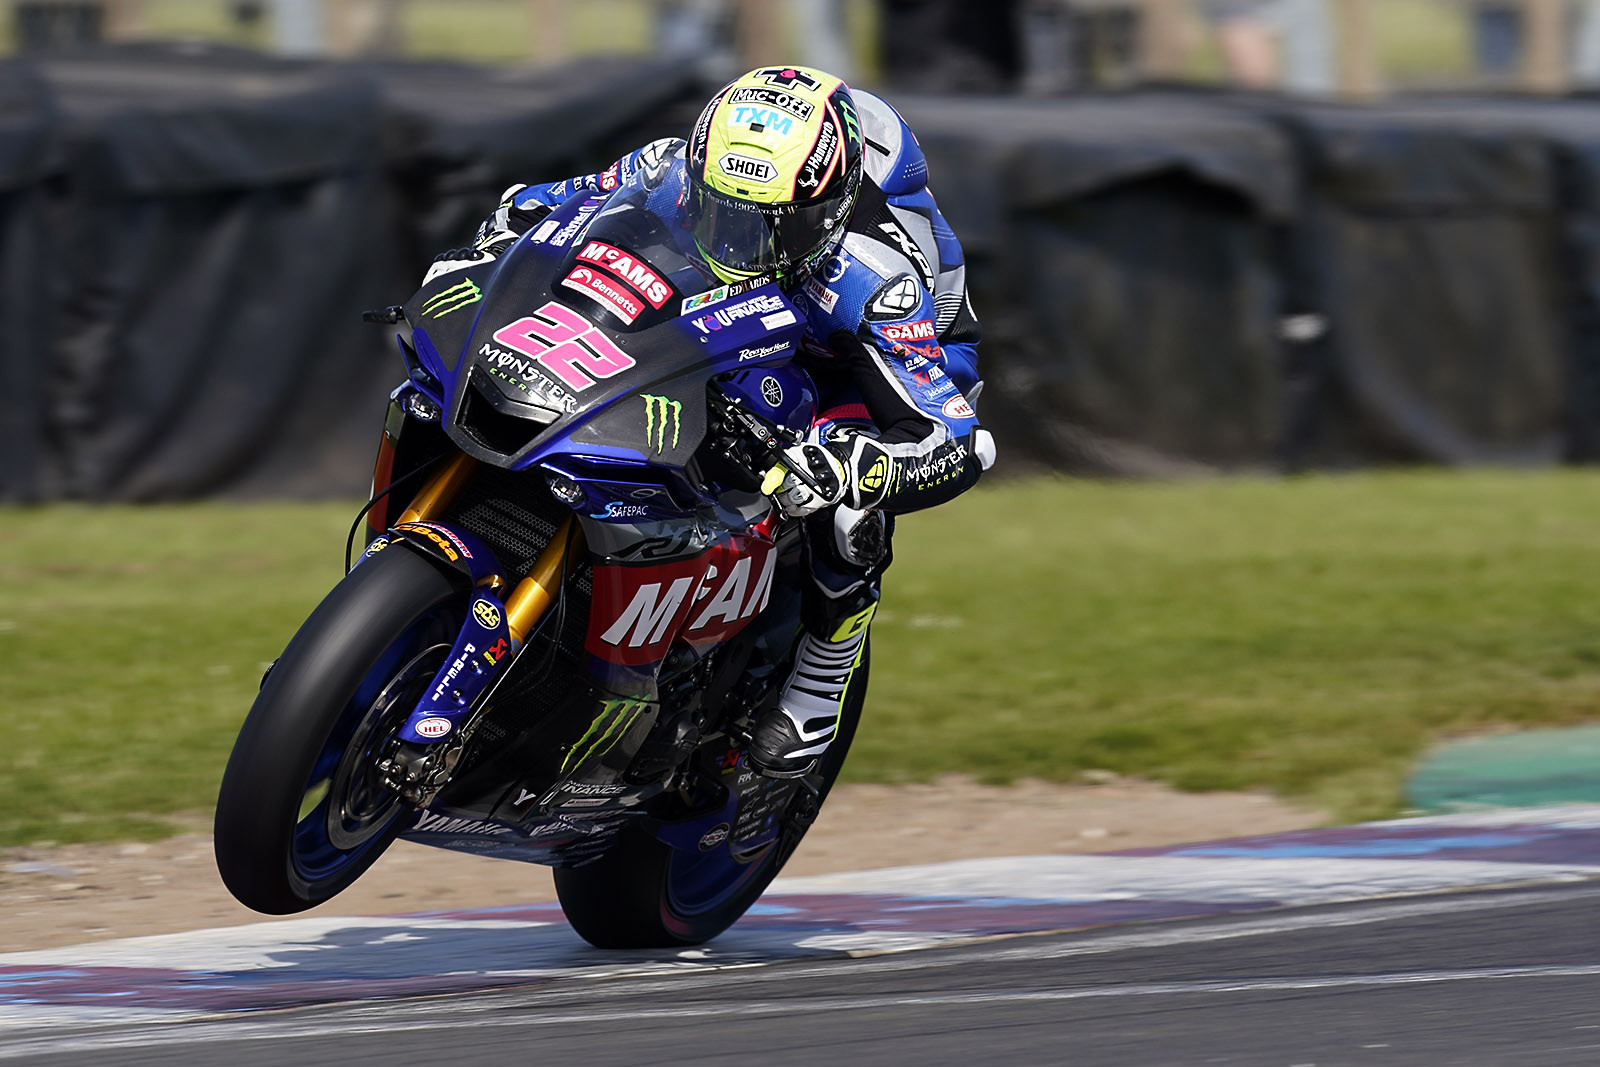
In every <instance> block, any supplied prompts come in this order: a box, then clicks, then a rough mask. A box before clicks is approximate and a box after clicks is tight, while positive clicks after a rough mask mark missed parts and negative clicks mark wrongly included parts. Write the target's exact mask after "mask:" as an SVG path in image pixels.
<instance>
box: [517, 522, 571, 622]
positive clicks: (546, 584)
mask: <svg viewBox="0 0 1600 1067" xmlns="http://www.w3.org/2000/svg"><path fill="white" fill-rule="evenodd" d="M569 550H570V551H571V552H573V553H574V554H577V553H580V552H582V551H583V528H582V527H580V526H579V525H578V524H577V521H576V520H575V519H573V517H572V516H571V515H568V516H567V517H566V518H565V519H564V520H562V523H561V528H560V529H559V530H557V531H556V533H555V536H554V537H552V538H550V543H549V544H548V545H545V546H544V551H542V552H540V553H539V558H538V559H536V560H534V561H533V566H532V567H531V568H530V569H529V571H528V576H527V577H526V578H524V579H522V581H520V582H518V583H517V587H516V588H515V589H513V590H512V591H511V596H510V597H508V598H507V599H506V629H508V630H510V631H511V640H512V641H514V642H516V643H517V644H521V643H522V642H523V641H525V640H527V637H528V634H530V633H532V632H533V628H534V627H535V626H536V625H538V623H539V620H540V619H541V618H543V617H544V613H545V611H546V610H548V609H549V607H550V604H551V602H552V601H553V600H555V598H556V594H557V593H559V592H560V591H561V577H562V575H563V574H564V573H565V572H566V565H567V553H568V551H569Z"/></svg>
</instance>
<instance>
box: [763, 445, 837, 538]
mask: <svg viewBox="0 0 1600 1067" xmlns="http://www.w3.org/2000/svg"><path fill="white" fill-rule="evenodd" d="M797 469H798V470H803V471H805V472H806V473H807V474H809V475H811V480H812V481H814V482H815V483H816V484H817V488H816V489H813V488H812V487H811V486H809V485H807V484H806V483H805V482H802V481H801V480H800V479H799V477H797V476H796V475H795V473H794V472H795V471H796V470H797ZM779 471H782V472H784V477H783V482H782V484H780V485H779V486H778V488H777V490H776V491H775V492H774V493H773V494H772V498H773V499H774V500H776V501H777V502H778V506H779V507H780V508H782V509H783V513H784V514H785V515H788V516H790V517H791V518H795V519H799V518H804V517H805V516H807V515H810V514H811V513H812V512H814V511H821V510H822V509H823V508H826V507H832V506H833V505H834V504H837V503H839V501H841V500H843V499H844V495H845V481H846V479H847V478H848V477H849V473H848V472H847V471H846V470H845V469H844V463H843V461H841V460H840V459H839V457H838V456H836V455H834V454H833V452H831V451H830V450H829V449H828V447H827V446H826V445H813V444H799V445H790V446H789V447H788V448H786V449H784V450H783V462H782V463H781V464H780V465H779V466H777V467H774V468H773V473H774V474H775V473H777V472H779ZM769 477H771V475H769ZM819 490H820V492H819Z"/></svg>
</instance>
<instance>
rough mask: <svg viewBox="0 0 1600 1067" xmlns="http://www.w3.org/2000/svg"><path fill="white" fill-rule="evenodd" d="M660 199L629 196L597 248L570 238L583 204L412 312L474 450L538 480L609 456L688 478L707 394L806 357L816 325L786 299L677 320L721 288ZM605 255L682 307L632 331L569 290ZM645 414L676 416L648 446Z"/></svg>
mask: <svg viewBox="0 0 1600 1067" xmlns="http://www.w3.org/2000/svg"><path fill="white" fill-rule="evenodd" d="M647 193H648V191H647V190H645V189H644V188H643V186H642V185H641V184H639V183H637V182H630V183H625V184H624V185H623V186H622V187H621V188H619V189H618V190H617V191H616V192H615V193H613V194H611V196H610V197H609V198H608V199H607V200H606V203H605V206H604V207H603V208H602V209H600V210H599V211H598V212H596V213H594V214H592V215H590V216H588V218H587V222H586V224H585V226H584V228H583V232H582V233H581V234H579V233H573V234H571V236H570V237H567V238H563V235H564V234H567V233H568V229H569V225H570V224H571V223H573V222H575V221H578V220H579V218H580V215H581V212H582V210H583V209H584V208H585V207H586V205H588V203H589V202H588V201H584V202H582V203H574V202H572V201H569V202H568V203H566V204H563V205H561V206H560V207H558V208H557V209H556V210H555V211H554V212H553V213H552V214H551V216H550V217H549V218H548V219H547V220H546V222H545V223H544V224H543V225H541V226H539V227H538V228H536V229H535V230H533V231H530V232H529V233H528V234H525V235H524V236H523V237H522V238H521V239H520V240H518V241H517V242H516V243H515V244H514V245H512V246H511V248H509V249H507V250H506V251H505V252H504V253H502V254H501V256H500V257H499V258H498V259H496V260H494V261H492V262H489V263H484V264H476V265H473V266H469V267H466V268H464V269H462V270H458V271H452V272H449V273H447V274H444V275H442V276H440V277H438V278H435V279H434V280H433V281H431V282H430V283H429V284H428V285H427V286H424V287H423V289H421V290H420V291H419V292H418V293H417V294H415V295H414V296H413V297H412V299H411V301H409V302H408V303H407V304H406V305H405V323H404V324H403V325H402V328H401V331H400V332H401V339H402V343H403V344H405V345H409V346H410V347H411V348H413V349H414V350H415V351H416V353H417V355H418V362H419V364H420V365H421V368H422V370H423V371H424V372H425V375H427V376H431V377H433V378H435V379H436V381H435V382H434V383H432V384H433V386H434V391H435V392H436V393H437V395H436V396H434V397H433V398H434V399H436V400H437V401H439V402H440V404H441V405H442V406H443V407H444V409H445V411H446V413H447V416H446V424H445V430H446V432H447V433H448V434H449V436H450V438H451V440H453V441H454V442H455V443H456V444H457V446H458V447H460V448H461V449H462V450H463V451H466V452H467V453H468V454H469V455H473V456H475V457H476V458H478V459H481V460H484V461H485V462H489V463H493V464H495V465H496V466H502V467H510V468H512V469H522V468H524V467H527V466H531V465H534V464H537V463H539V462H541V461H543V460H546V459H549V458H551V457H553V456H556V455H559V454H566V453H578V454H583V453H584V452H585V451H586V450H591V451H592V450H593V449H594V448H595V446H606V447H605V450H604V451H602V452H601V454H602V455H604V454H608V453H609V454H610V455H612V456H615V457H617V458H627V459H631V460H632V461H633V462H635V463H650V464H659V465H668V466H677V467H681V466H683V465H684V464H686V463H687V462H688V461H689V459H690V457H691V456H692V455H693V454H694V451H695V449H696V448H697V447H698V446H699V444H700V441H701V440H702V439H703V437H704V434H705V419H706V415H705V398H704V393H703V388H704V382H705V379H706V378H708V377H710V376H712V375H715V374H718V373H721V372H723V371H729V370H738V369H739V368H740V366H741V362H743V363H746V364H748V363H752V362H758V363H763V364H764V363H768V362H777V361H781V360H783V359H786V358H789V357H790V356H792V355H793V353H794V351H795V350H796V346H797V345H798V343H799V340H800V336H801V334H802V333H803V332H804V330H805V323H804V320H803V317H802V316H801V315H800V314H799V313H798V310H797V309H796V307H795V306H794V305H793V304H792V303H790V302H789V300H788V298H787V297H785V296H784V295H783V294H782V292H781V291H780V290H779V289H778V287H777V286H776V285H773V284H768V285H765V286H762V287H760V288H757V289H754V290H751V291H750V292H748V293H744V294H740V295H739V296H737V297H732V298H729V299H727V300H724V301H722V302H720V303H718V304H714V305H710V306H707V307H704V308H700V309H698V310H697V311H696V312H694V313H691V314H689V315H685V316H679V315H678V314H677V311H678V309H679V305H680V304H681V301H680V300H678V299H677V296H678V295H680V294H681V293H683V292H690V293H694V292H699V291H700V289H702V288H704V286H705V285H706V284H707V279H708V277H709V275H708V274H707V273H706V271H705V269H704V268H703V267H700V266H698V265H697V264H696V262H695V261H694V260H693V259H691V258H690V255H689V252H688V250H687V249H686V248H685V247H684V243H683V241H682V240H680V236H681V235H678V234H675V233H673V232H671V231H670V230H669V229H668V228H667V227H666V226H665V224H664V223H662V221H661V220H660V219H659V218H657V217H656V216H655V215H653V214H651V213H650V212H648V211H646V210H645V209H644V207H643V202H644V200H645V199H646V196H647ZM592 199H594V198H591V200H592ZM552 224H553V225H552ZM590 247H596V248H599V247H603V248H605V249H607V250H609V251H612V252H618V253H623V254H626V255H628V256H631V257H633V258H634V261H636V262H637V264H639V265H640V269H645V270H648V272H649V277H651V278H653V279H657V280H658V281H659V282H660V283H661V284H669V285H670V287H671V290H672V292H671V295H668V296H667V297H665V298H664V299H663V300H662V302H661V306H660V307H659V308H657V307H649V308H648V310H647V311H646V312H645V313H642V314H640V315H639V316H638V317H637V318H635V319H634V321H632V322H626V321H624V320H622V319H620V318H618V317H617V316H615V315H614V314H612V312H610V311H608V310H607V309H606V307H605V306H604V305H603V304H597V303H596V302H594V301H592V300H590V299H588V297H587V296H586V295H585V294H584V293H582V292H577V291H574V290H573V289H572V288H570V287H567V286H564V285H562V284H561V281H562V280H563V279H564V278H566V276H567V275H568V274H569V273H570V272H571V271H572V270H574V269H577V267H578V265H580V263H588V264H590V265H593V266H595V267H596V269H600V270H604V269H607V268H606V267H605V266H604V265H602V264H600V263H599V262H598V260H599V259H600V258H603V257H593V258H590V259H580V257H582V256H584V255H585V252H586V250H587V249H588V248H590ZM611 266H613V267H617V262H613V263H612V264H611ZM618 270H619V271H621V273H622V274H624V275H629V276H631V272H629V271H627V270H624V269H622V268H620V267H618ZM635 280H637V279H635ZM618 281H619V282H620V283H621V284H627V279H626V278H619V279H618ZM643 287H644V288H650V286H648V285H644V286H643ZM464 300H470V301H471V302H470V303H462V301H464ZM418 384H419V388H423V389H424V391H428V390H427V386H428V385H429V383H428V382H426V381H419V383H418ZM628 396H636V397H637V399H636V400H633V401H631V402H630V403H628V404H625V405H622V406H623V407H626V408H630V409H633V410H626V411H622V412H620V413H619V414H617V415H612V416H607V415H605V414H603V409H606V408H609V407H614V406H617V405H618V403H619V402H620V401H622V399H623V398H624V397H628ZM643 405H655V406H656V407H657V408H658V409H660V410H659V418H648V419H647V420H646V421H647V422H648V428H647V435H648V439H645V438H646V436H647V435H646V434H641V433H639V430H638V426H639V423H640V421H641V417H642V416H644V414H645V413H643V412H641V411H639V410H637V408H638V407H640V406H643ZM758 410H760V409H758ZM663 426H667V427H670V431H671V433H670V436H668V434H667V433H666V432H664V431H663V430H662V427H663Z"/></svg>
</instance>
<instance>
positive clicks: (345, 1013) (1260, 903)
mask: <svg viewBox="0 0 1600 1067" xmlns="http://www.w3.org/2000/svg"><path fill="white" fill-rule="evenodd" d="M1597 850H1600V808H1596V807H1593V806H1573V807H1569V808H1566V809H1544V810H1543V811H1542V812H1540V813H1537V814H1535V813H1532V812H1525V813H1522V814H1516V813H1510V814H1492V815H1485V816H1469V817H1464V818H1440V819H1420V820H1405V821H1401V822H1395V823H1375V824H1367V825H1366V826H1363V827H1349V828H1342V829H1335V830H1322V831H1298V832H1295V833H1292V834H1285V835H1275V836H1273V837H1267V838H1255V839H1239V840H1236V841H1230V842H1213V843H1209V844H1202V845H1195V846H1185V847H1182V848H1178V849H1173V850H1166V851H1164V852H1162V853H1161V854H1157V855H1151V854H1138V853H1123V854H1116V855H1107V856H1101V857H1031V858H1025V859H1019V860H1012V861H966V862H965V863H959V864H946V865H939V866H937V867H927V868H899V869H895V870H890V871H878V872H863V873H861V874H857V875H841V876H823V877H819V878H813V879H795V880H791V881H790V882H789V884H788V886H787V888H786V889H784V890H782V891H779V892H776V893H774V894H773V895H771V897H770V898H769V899H770V901H771V903H767V902H766V901H764V902H763V905H760V906H758V907H761V908H764V909H765V912H764V914H758V913H757V912H756V911H753V912H752V915H751V917H750V918H749V919H748V920H746V922H744V923H741V924H740V926H736V927H735V928H734V930H733V931H730V933H729V934H727V935H725V936H724V938H722V939H719V940H718V941H717V942H713V943H712V944H711V945H709V946H707V947H706V949H704V950H689V951H686V952H681V953H671V952H669V953H654V954H648V953H646V954H621V953H596V952H594V951H593V950H589V949H587V948H585V947H583V946H582V945H579V944H576V939H575V938H573V937H572V935H571V933H570V931H569V930H567V929H566V928H565V926H564V924H561V923H559V921H549V920H548V919H540V918H537V916H538V915H540V914H543V913H539V912H536V911H529V910H528V909H500V910H497V911H494V912H492V913H461V914H459V915H455V916H453V917H426V916H424V917H418V916H412V917H387V918H383V917H379V918H373V919H367V920H359V919H351V920H339V921H337V922H338V923H343V925H338V924H335V925H332V926H329V925H327V924H326V923H327V921H324V923H323V924H322V925H312V924H307V925H303V926H296V925H295V924H293V923H290V924H278V925H273V924H264V925H260V926H252V927H238V928H233V929H231V930H218V931H201V932H197V933H196V934H193V935H167V936H163V937H159V938H144V939H131V940H128V941H124V942H105V943H101V944H100V945H98V946H97V945H85V946H76V947H72V948H67V949H59V950H45V951H41V952H35V953H14V954H10V955H0V1009H3V1010H0V1067H3V1065H6V1064H12V1063H25V1064H50V1065H67V1064H74V1065H76V1064H85V1063H93V1064H96V1065H134V1064H150V1065H155V1064H162V1065H169V1064H176V1065H196V1067H198V1065H212V1064H228V1065H229V1067H254V1065H262V1067H265V1065H269V1064H270V1065H279V1064H324V1063H336V1064H340V1065H358V1064H383V1065H394V1064H414V1063H415V1064H421V1063H428V1064H503V1063H546V1062H548V1063H562V1064H678V1063H683V1064H688V1063H694V1064H719V1063H727V1064H734V1063H740V1064H743V1063H750V1062H756V1063H761V1064H802V1063H804V1064H816V1063H845V1064H907V1063H909V1064H964V1065H965V1064H971V1063H974V1062H978V1063H987V1064H1056V1063H1070V1064H1084V1065H1102V1064H1103V1065H1111V1067H1116V1065H1128V1067H1134V1065H1137V1067H1150V1065H1165V1064H1235V1065H1263V1067H1294V1065H1316V1067H1333V1065H1343V1064H1362V1065H1365V1064H1373V1065H1388V1064H1395V1065H1402V1064H1403V1065H1419V1067H1420V1065H1428V1067H1435V1065H1450V1067H1455V1065H1485V1067H1489V1065H1493V1067H1501V1065H1508V1064H1537V1065H1565V1064H1573V1065H1577V1064H1585V1065H1588V1064H1595V1063H1600V918H1597V915H1600V865H1597V864H1596V862H1595V860H1596V859H1597V858H1600V851H1597ZM1489 885H1493V886H1496V888H1484V887H1485V886H1489ZM863 886H865V887H867V888H866V890H865V891H863V889H862V887H863ZM852 887H855V888H854V889H852ZM1363 887H1365V888H1363ZM913 888H915V891H916V892H915V893H913ZM999 889H1005V890H1007V891H1008V892H1009V895H1004V894H1002V893H1000V892H998V890H999ZM852 893H853V894H854V895H852ZM916 894H920V895H916ZM1328 901H1338V902H1334V903H1329V902H1328ZM1030 909H1033V910H1030ZM1184 915H1187V916H1197V917H1189V918H1184V917H1180V916H1184ZM1140 917H1142V918H1143V921H1131V920H1138V919H1139V918H1140ZM997 923H998V924H1000V927H1005V928H1006V929H1005V930H1002V929H1001V928H1000V927H997V926H996V925H995V924H997ZM1108 923H1114V924H1116V925H1107V924H1108ZM1029 924H1033V925H1029ZM1041 924H1042V925H1041ZM1067 926H1076V927H1082V928H1079V929H1076V930H1074V931H1073V932H1062V931H1063V929H1064V928H1065V927H1067ZM741 928H742V929H741ZM1024 929H1033V930H1039V931H1044V930H1049V929H1053V930H1055V931H1057V932H1038V933H1019V931H1021V930H1024ZM940 931H943V932H942V933H941V932H940ZM1006 931H1009V932H1006ZM486 938H492V940H493V942H494V943H497V944H500V945H502V946H503V947H504V949H505V952H506V957H507V958H509V959H513V960H516V961H518V962H519V963H520V964H521V965H523V966H528V965H530V964H533V963H538V964H539V966H540V967H543V968H544V969H542V970H540V969H529V970H515V969H508V968H506V967H505V965H504V964H503V962H502V961H501V959H500V958H498V957H496V956H495V953H494V951H493V950H492V949H490V948H488V947H486V946H487V945H489V944H490V940H488V939H486ZM308 961H309V962H308ZM164 968H165V969H164ZM429 968H431V970H430V969H429ZM402 979H405V980H407V981H410V982H412V983H414V984H412V985H407V986H398V985H391V986H389V987H387V989H388V990H389V992H385V987H384V985H383V983H384V982H385V981H388V982H391V983H392V982H398V981H400V980H402ZM396 989H406V990H410V991H412V992H409V993H407V994H405V995H396V994H395V993H394V992H393V990H396ZM417 992H422V993H425V994H427V995H416V994H417ZM376 996H387V997H388V999H382V1000H375V999H362V998H363V997H366V998H371V997H376ZM241 998H242V999H241ZM274 998H276V999H274Z"/></svg>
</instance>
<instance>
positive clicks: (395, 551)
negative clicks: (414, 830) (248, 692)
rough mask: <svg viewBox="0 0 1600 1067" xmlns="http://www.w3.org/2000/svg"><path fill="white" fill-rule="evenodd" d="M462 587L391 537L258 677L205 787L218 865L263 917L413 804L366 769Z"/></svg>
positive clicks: (368, 857) (345, 882)
mask: <svg viewBox="0 0 1600 1067" xmlns="http://www.w3.org/2000/svg"><path fill="white" fill-rule="evenodd" d="M464 613H465V598H464V597H463V596H462V595H461V594H460V593H459V592H458V590H457V589H456V587H455V585H454V584H453V583H452V582H451V580H450V578H449V577H448V576H447V575H446V574H445V573H443V571H442V570H441V569H440V567H439V566H438V565H436V564H434V563H432V562H430V561H428V560H427V559H425V558H423V557H422V556H421V555H419V554H417V553H416V552H413V551H411V550H409V549H407V548H404V547H402V546H398V545H397V546H395V547H393V548H390V549H388V550H387V551H385V552H382V553H380V554H379V555H376V556H373V557H372V558H371V559H368V560H366V561H365V562H363V563H362V564H361V565H360V566H358V567H357V568H356V569H355V570H353V571H351V572H350V574H348V575H347V576H346V577H345V578H344V580H343V581H341V582H340V583H339V584H338V585H337V586H335V587H334V589H333V591H332V592H330V593H329V594H328V596H327V597H326V598H325V599H324V600H323V602H322V603H321V604H320V605H319V606H318V607H317V609H316V611H314V612H313V613H312V615H311V617H310V618H309V619H307V620H306V622H305V624H304V625H303V626H301V627H300V630H299V632H298V633H296V634H295V636H294V639H293V640H292V641H290V642H289V647H288V648H287V649H285V650H284V653H283V656H282V657H281V658H280V659H279V660H278V661H277V663H276V664H275V665H274V666H273V668H272V670H271V672H270V673H269V674H268V675H267V677H266V678H265V679H264V680H263V682H262V686H261V692H260V693H259V694H258V695H257V697H256V701H255V704H254V705H253V706H252V707H251V709H250V714H249V716H248V717H247V718H246V719H245V722H244V726H243V727H242V728H241V729H240V731H239V738H238V740H237V741H236V742H235V743H234V747H233V754H232V756H231V757H230V758H229V759H228V766H227V769H226V770H225V771H224V772H223V776H222V788H221V791H220V793H219V795H218V797H217V812H216V823H215V838H214V848H215V851H216V859H217V870H218V872H219V873H220V874H221V875H222V881H223V883H224V884H225V885H227V887H228V890H229V892H231V893H232V894H233V895H234V897H236V898H237V899H238V900H239V902H240V903H241V904H244V905H245V906H246V907H249V908H253V909H255V910H256V911H260V912H265V913H267V914H270V915H285V914H289V913H291V912H297V911H303V910H305V909H306V908H311V907H315V906H316V905H318V904H321V903H323V902H324V901H327V900H329V899H330V898H332V897H333V896H335V895H336V894H338V893H339V892H341V891H342V890H344V889H345V888H347V887H348V886H349V885H350V884H351V883H352V882H354V881H355V880H356V879H357V878H358V877H360V876H361V875H362V874H363V873H364V872H365V871H366V870H367V868H368V867H370V866H372V864H373V863H374V862H375V861H376V860H377V859H378V857H379V856H380V855H382V854H383V851H384V849H386V848H387V847H388V846H389V844H390V843H391V842H392V841H393V840H394V838H395V836H396V835H397V834H398V833H399V832H400V829H401V827H402V826H403V825H404V822H405V816H406V815H407V813H408V812H409V811H410V810H411V809H410V808H409V806H407V805H406V804H404V803H403V802H402V801H401V800H400V798H399V796H398V795H396V794H395V793H393V792H392V791H390V790H388V789H387V787H384V786H383V785H382V784H381V782H380V781H379V780H378V774H377V771H376V768H375V766H374V763H375V760H376V756H377V754H379V753H381V751H382V747H383V745H384V743H385V742H386V741H387V740H388V739H389V738H390V737H392V736H393V734H394V732H395V731H397V730H398V729H399V728H400V726H401V725H403V724H404V722H405V719H406V716H407V714H408V713H409V710H410V708H411V707H413V706H415V704H416V701H417V699H418V697H419V696H420V695H421V692H422V688H423V687H425V686H426V685H427V684H428V682H429V681H430V680H431V679H432V677H433V673H434V671H435V670H436V669H437V667H438V665H439V663H441V662H442V661H443V659H444V657H445V655H446V654H447V652H448V650H449V648H450V644H449V642H450V641H451V639H452V638H453V636H454V635H455V633H456V631H457V629H459V625H460V620H461V618H462V617H463V616H464Z"/></svg>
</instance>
